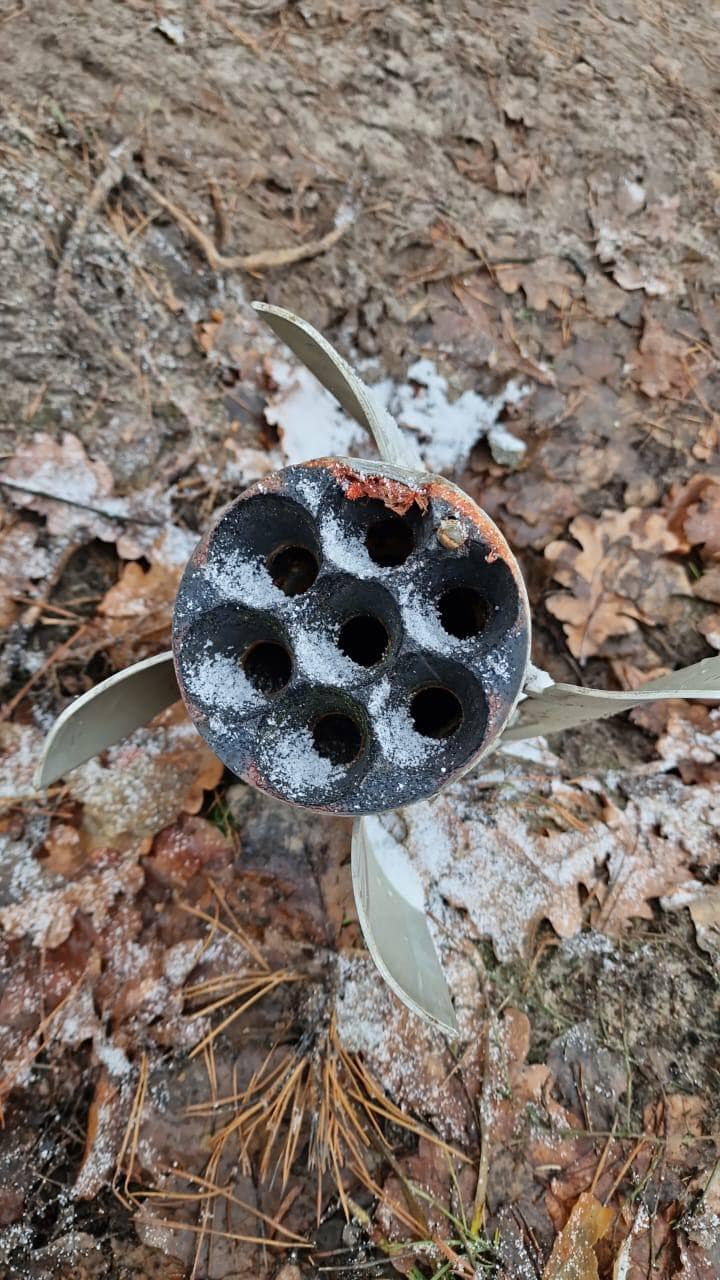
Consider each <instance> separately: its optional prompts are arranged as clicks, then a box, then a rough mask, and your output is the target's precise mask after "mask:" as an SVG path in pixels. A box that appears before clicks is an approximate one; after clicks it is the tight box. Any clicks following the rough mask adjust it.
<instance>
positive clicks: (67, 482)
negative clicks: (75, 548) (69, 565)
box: [2, 431, 119, 542]
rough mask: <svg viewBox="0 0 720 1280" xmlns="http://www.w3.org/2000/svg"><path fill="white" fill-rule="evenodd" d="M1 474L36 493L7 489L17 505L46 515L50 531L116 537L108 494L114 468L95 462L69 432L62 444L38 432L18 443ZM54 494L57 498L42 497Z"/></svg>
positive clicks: (90, 536)
mask: <svg viewBox="0 0 720 1280" xmlns="http://www.w3.org/2000/svg"><path fill="white" fill-rule="evenodd" d="M2 474H3V476H7V477H8V478H9V479H10V480H11V481H15V482H16V483H17V484H21V485H24V486H27V488H29V489H34V490H35V491H36V492H35V493H28V492H23V491H22V490H20V489H15V488H8V489H7V490H6V492H7V493H9V495H10V497H11V498H12V501H13V503H14V504H15V506H17V507H24V508H27V509H28V510H30V511H37V512H38V513H39V514H40V515H43V516H45V517H46V518H47V526H48V532H49V533H52V534H56V535H61V536H63V535H64V536H66V537H68V538H75V537H76V536H77V535H78V534H79V533H83V534H85V536H86V537H89V538H101V539H103V540H104V541H106V542H112V541H113V540H114V538H115V537H116V536H117V533H118V531H119V530H118V526H117V525H116V524H115V523H114V521H113V518H112V502H113V499H111V497H110V495H111V494H112V491H113V476H112V472H111V470H110V468H109V467H108V466H107V464H106V463H105V462H102V461H98V462H92V461H91V460H90V458H89V457H88V455H87V453H86V452H85V448H84V446H83V444H82V442H81V441H80V440H78V438H77V436H74V435H71V433H70V432H65V434H64V435H63V438H62V442H61V443H58V442H57V441H56V440H53V438H52V436H49V435H47V434H46V433H45V432H42V431H41V432H38V433H37V434H36V435H34V436H33V438H32V440H31V441H30V442H29V443H28V444H21V445H20V447H19V448H18V450H17V451H16V453H15V455H14V457H12V458H10V459H9V461H8V462H7V464H6V466H5V469H4V471H3V473H2ZM53 494H56V495H57V497H56V498H53V497H52V496H49V497H48V496H42V495H53ZM61 499H64V501H61ZM93 508H94V509H93ZM99 511H106V512H108V516H103V515H101V514H99Z"/></svg>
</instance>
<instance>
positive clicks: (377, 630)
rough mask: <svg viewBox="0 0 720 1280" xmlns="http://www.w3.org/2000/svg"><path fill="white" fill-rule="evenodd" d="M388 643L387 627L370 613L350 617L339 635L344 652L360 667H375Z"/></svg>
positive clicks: (385, 650) (340, 645) (339, 642)
mask: <svg viewBox="0 0 720 1280" xmlns="http://www.w3.org/2000/svg"><path fill="white" fill-rule="evenodd" d="M388 643H389V636H388V633H387V631H386V630H385V627H384V626H383V624H382V622H381V621H380V619H379V618H374V617H373V616H372V614H370V613H363V614H359V615H358V616H357V617H356V618H348V620H347V622H344V623H343V625H342V626H341V628H340V634H339V636H338V645H339V647H340V649H341V650H342V652H343V653H344V654H345V655H346V657H348V658H351V659H352V661H353V662H357V664H358V666H360V667H374V666H375V665H376V663H378V662H379V661H380V659H381V658H382V657H383V655H384V654H385V653H386V652H387V647H388Z"/></svg>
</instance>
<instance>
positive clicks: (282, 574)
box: [267, 547, 320, 596]
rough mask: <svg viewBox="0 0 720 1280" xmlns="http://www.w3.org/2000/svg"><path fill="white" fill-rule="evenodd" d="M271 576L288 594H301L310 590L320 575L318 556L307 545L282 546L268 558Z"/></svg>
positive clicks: (276, 584) (277, 585) (275, 583)
mask: <svg viewBox="0 0 720 1280" xmlns="http://www.w3.org/2000/svg"><path fill="white" fill-rule="evenodd" d="M267 567H268V571H269V573H270V577H271V578H272V580H273V583H274V585H275V586H276V587H279V589H280V590H281V591H284V592H285V595H286V596H301V595H302V594H303V592H305V591H309V590H310V587H311V586H312V584H313V582H314V581H315V579H316V578H317V576H318V571H319V568H320V566H319V565H318V562H317V557H316V556H314V555H313V553H312V551H308V549H307V547H280V548H279V549H278V550H277V551H272V552H271V553H270V555H269V556H268V558H267Z"/></svg>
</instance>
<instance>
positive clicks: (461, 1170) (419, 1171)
mask: <svg viewBox="0 0 720 1280" xmlns="http://www.w3.org/2000/svg"><path fill="white" fill-rule="evenodd" d="M401 1167H402V1174H403V1177H402V1179H401V1178H399V1177H398V1176H397V1174H391V1175H390V1176H389V1177H388V1178H386V1179H385V1182H384V1184H383V1194H382V1199H381V1200H380V1203H379V1205H378V1207H377V1210H376V1214H375V1221H376V1223H377V1224H378V1226H379V1227H380V1233H379V1234H380V1238H381V1239H382V1240H383V1241H392V1242H396V1243H398V1244H400V1243H406V1242H407V1240H408V1234H409V1231H408V1227H407V1226H406V1225H405V1224H404V1222H403V1220H402V1217H401V1218H398V1216H396V1215H397V1214H398V1212H399V1213H400V1214H402V1215H404V1217H405V1219H406V1220H407V1214H408V1211H410V1213H411V1214H412V1215H413V1217H415V1218H417V1219H419V1221H418V1228H419V1234H420V1235H422V1236H425V1237H426V1238H427V1237H428V1236H429V1237H435V1238H439V1239H441V1240H447V1238H448V1236H450V1235H452V1234H453V1230H452V1225H451V1222H450V1220H449V1217H448V1215H449V1214H453V1215H455V1216H456V1217H459V1218H461V1219H462V1217H463V1216H464V1215H465V1214H466V1212H467V1209H468V1206H469V1205H471V1204H472V1196H473V1189H474V1182H475V1174H474V1171H473V1170H472V1169H470V1168H468V1166H467V1165H464V1166H463V1165H462V1164H458V1162H457V1161H453V1160H452V1159H451V1158H450V1157H449V1155H448V1153H447V1152H446V1151H444V1150H443V1149H442V1148H441V1147H438V1146H437V1145H436V1144H435V1143H433V1142H428V1141H427V1139H426V1138H420V1141H419V1142H418V1148H417V1151H416V1152H415V1153H414V1154H413V1155H411V1156H407V1157H406V1158H405V1159H404V1160H403V1161H402V1166H401ZM408 1184H409V1185H408ZM415 1188H418V1190H419V1194H416V1193H415ZM408 1196H409V1197H410V1200H411V1205H410V1206H409V1204H408ZM430 1256H433V1255H432V1252H431V1255H430ZM436 1256H437V1258H438V1261H439V1260H440V1255H439V1253H437V1254H436ZM428 1260H429V1256H428V1248H427V1245H425V1244H422V1245H421V1246H420V1247H419V1248H417V1249H416V1250H414V1249H413V1247H412V1244H409V1245H408V1246H407V1247H406V1248H404V1249H403V1250H402V1252H401V1253H399V1254H398V1255H397V1256H396V1257H393V1258H392V1263H393V1267H394V1268H395V1270H396V1271H399V1272H400V1274H401V1275H410V1274H417V1270H416V1264H417V1263H418V1262H420V1263H422V1262H424V1263H425V1264H427V1262H428Z"/></svg>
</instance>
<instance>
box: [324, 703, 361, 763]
mask: <svg viewBox="0 0 720 1280" xmlns="http://www.w3.org/2000/svg"><path fill="white" fill-rule="evenodd" d="M312 736H313V744H314V746H315V750H316V751H317V753H318V755H319V756H323V757H324V758H325V759H326V760H329V761H330V763H331V764H352V763H353V761H354V760H357V758H358V756H359V755H360V752H361V750H362V744H363V738H362V733H361V731H360V729H359V727H358V725H356V723H355V721H354V720H351V718H350V716H346V715H342V714H341V713H339V712H333V713H331V714H330V715H327V716H321V717H320V719H319V720H318V721H316V723H315V725H314V727H313V731H312Z"/></svg>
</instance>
